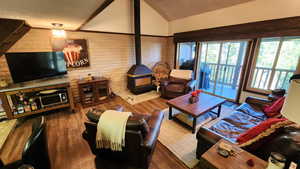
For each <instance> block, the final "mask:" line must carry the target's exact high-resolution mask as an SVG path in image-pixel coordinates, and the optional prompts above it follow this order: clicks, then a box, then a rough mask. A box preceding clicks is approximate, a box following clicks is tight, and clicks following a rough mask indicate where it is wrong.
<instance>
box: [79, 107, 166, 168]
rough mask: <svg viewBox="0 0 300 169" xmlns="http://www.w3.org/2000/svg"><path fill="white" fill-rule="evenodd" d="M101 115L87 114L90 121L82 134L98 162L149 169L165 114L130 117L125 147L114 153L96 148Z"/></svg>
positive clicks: (155, 113)
mask: <svg viewBox="0 0 300 169" xmlns="http://www.w3.org/2000/svg"><path fill="white" fill-rule="evenodd" d="M117 110H123V108H120V107H118V108H117ZM100 115H101V113H100V114H99V113H95V114H93V115H92V113H90V112H88V113H87V117H88V119H89V120H88V121H86V122H85V123H84V125H85V128H86V129H85V131H84V132H83V134H82V136H83V138H84V139H85V140H86V141H87V142H88V144H89V146H90V148H91V151H92V153H93V154H95V155H96V161H101V160H103V159H108V160H112V161H113V162H114V163H120V164H122V165H123V164H124V165H126V166H128V167H137V168H140V169H148V168H149V165H150V163H151V159H152V155H153V152H154V149H155V146H156V142H157V138H158V135H159V131H160V126H161V123H162V120H163V118H164V114H163V112H160V111H156V112H153V113H151V115H150V114H149V115H148V114H145V115H143V114H137V113H133V116H131V117H129V119H128V121H127V124H126V131H125V147H123V148H122V151H120V152H119V151H117V152H113V151H111V150H110V149H98V148H97V147H96V133H97V123H98V120H99V118H100ZM96 164H97V163H96ZM100 165H104V164H103V163H102V164H100ZM99 168H101V167H99Z"/></svg>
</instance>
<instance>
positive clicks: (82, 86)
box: [78, 77, 109, 107]
mask: <svg viewBox="0 0 300 169" xmlns="http://www.w3.org/2000/svg"><path fill="white" fill-rule="evenodd" d="M78 90H79V95H80V102H81V104H82V106H83V107H89V106H94V105H97V104H101V103H105V102H107V101H109V80H108V79H106V78H103V77H94V78H93V80H79V81H78Z"/></svg>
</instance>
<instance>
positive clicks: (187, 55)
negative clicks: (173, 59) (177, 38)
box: [177, 42, 196, 70]
mask: <svg viewBox="0 0 300 169" xmlns="http://www.w3.org/2000/svg"><path fill="white" fill-rule="evenodd" d="M177 47H178V48H177V49H178V50H177V65H178V68H179V69H185V70H194V65H195V56H196V42H185V43H178V46H177Z"/></svg>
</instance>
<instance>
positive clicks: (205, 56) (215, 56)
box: [198, 43, 221, 93]
mask: <svg viewBox="0 0 300 169" xmlns="http://www.w3.org/2000/svg"><path fill="white" fill-rule="evenodd" d="M220 47H221V43H202V48H201V53H200V60H201V61H200V66H199V68H200V71H199V73H198V76H199V81H198V84H199V88H200V89H202V90H204V91H206V92H209V93H214V89H215V82H216V75H217V69H218V67H217V66H218V62H219V52H220Z"/></svg>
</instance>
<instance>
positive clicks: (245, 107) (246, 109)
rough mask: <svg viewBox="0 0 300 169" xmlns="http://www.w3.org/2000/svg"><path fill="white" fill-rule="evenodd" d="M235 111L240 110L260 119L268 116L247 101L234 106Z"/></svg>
mask: <svg viewBox="0 0 300 169" xmlns="http://www.w3.org/2000/svg"><path fill="white" fill-rule="evenodd" d="M236 110H237V111H242V112H244V113H246V114H248V115H250V116H252V117H256V118H259V119H261V120H266V119H267V118H268V117H267V116H266V115H265V113H264V112H263V111H262V110H260V109H259V108H257V107H254V106H251V105H250V104H248V103H243V104H241V105H240V106H239V107H237V108H236Z"/></svg>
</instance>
